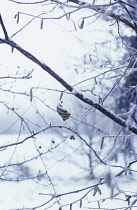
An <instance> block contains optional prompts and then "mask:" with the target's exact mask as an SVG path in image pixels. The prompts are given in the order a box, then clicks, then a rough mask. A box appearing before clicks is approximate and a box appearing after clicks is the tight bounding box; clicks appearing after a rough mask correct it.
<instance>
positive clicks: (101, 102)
mask: <svg viewBox="0 0 137 210" xmlns="http://www.w3.org/2000/svg"><path fill="white" fill-rule="evenodd" d="M99 104H101V105H102V106H103V100H102V98H101V97H100V96H99Z"/></svg>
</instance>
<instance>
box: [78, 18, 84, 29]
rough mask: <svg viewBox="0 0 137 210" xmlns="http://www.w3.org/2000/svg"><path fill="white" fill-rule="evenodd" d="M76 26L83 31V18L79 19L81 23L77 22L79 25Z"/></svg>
mask: <svg viewBox="0 0 137 210" xmlns="http://www.w3.org/2000/svg"><path fill="white" fill-rule="evenodd" d="M78 26H79V28H80V29H83V27H84V18H82V19H81V22H80V21H79V25H78Z"/></svg>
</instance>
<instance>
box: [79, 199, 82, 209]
mask: <svg viewBox="0 0 137 210" xmlns="http://www.w3.org/2000/svg"><path fill="white" fill-rule="evenodd" d="M79 208H82V199H80V205H79Z"/></svg>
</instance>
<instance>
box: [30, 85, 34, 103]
mask: <svg viewBox="0 0 137 210" xmlns="http://www.w3.org/2000/svg"><path fill="white" fill-rule="evenodd" d="M32 99H33V92H32V88H31V89H30V102H32Z"/></svg>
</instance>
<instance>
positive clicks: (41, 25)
mask: <svg viewBox="0 0 137 210" xmlns="http://www.w3.org/2000/svg"><path fill="white" fill-rule="evenodd" d="M40 29H43V18H41V22H40Z"/></svg>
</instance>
